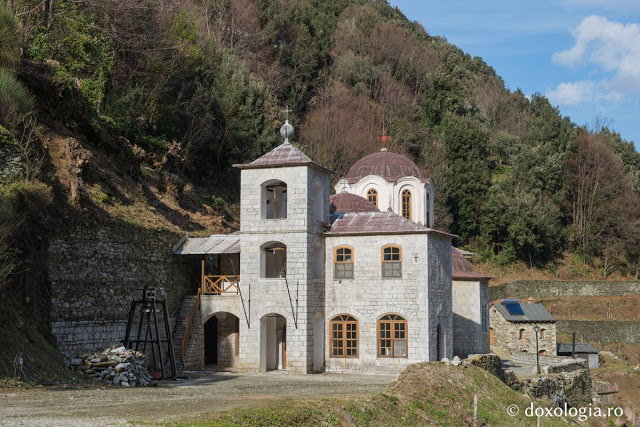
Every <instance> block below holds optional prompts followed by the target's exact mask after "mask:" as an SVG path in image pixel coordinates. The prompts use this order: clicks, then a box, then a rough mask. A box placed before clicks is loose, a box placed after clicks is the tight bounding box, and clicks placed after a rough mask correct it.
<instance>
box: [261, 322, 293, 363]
mask: <svg viewBox="0 0 640 427" xmlns="http://www.w3.org/2000/svg"><path fill="white" fill-rule="evenodd" d="M282 369H287V319H285V318H284V316H281V315H280V314H277V313H271V314H267V315H265V316H263V317H262V319H260V372H267V371H275V370H282Z"/></svg>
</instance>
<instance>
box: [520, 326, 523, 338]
mask: <svg viewBox="0 0 640 427" xmlns="http://www.w3.org/2000/svg"><path fill="white" fill-rule="evenodd" d="M520 339H521V340H523V339H524V329H520Z"/></svg>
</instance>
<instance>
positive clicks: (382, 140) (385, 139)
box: [378, 129, 391, 151]
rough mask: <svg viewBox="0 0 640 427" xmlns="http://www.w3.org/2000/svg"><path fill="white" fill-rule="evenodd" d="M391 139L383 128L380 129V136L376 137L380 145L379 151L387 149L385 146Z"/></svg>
mask: <svg viewBox="0 0 640 427" xmlns="http://www.w3.org/2000/svg"><path fill="white" fill-rule="evenodd" d="M390 140H391V137H390V136H387V130H386V129H384V130H383V131H382V136H380V137H379V138H378V141H380V143H381V145H382V147H381V148H380V151H387V148H388V146H389V141H390Z"/></svg>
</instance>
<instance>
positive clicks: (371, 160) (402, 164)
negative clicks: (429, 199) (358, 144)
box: [346, 151, 424, 183]
mask: <svg viewBox="0 0 640 427" xmlns="http://www.w3.org/2000/svg"><path fill="white" fill-rule="evenodd" d="M367 175H378V176H381V177H382V178H384V179H385V180H387V181H390V182H395V181H396V180H397V179H398V178H402V177H403V176H415V177H416V178H418V179H421V180H423V179H424V177H423V176H422V172H420V168H419V167H418V166H416V164H415V163H413V162H412V161H411V160H409V159H408V158H406V157H405V156H402V155H400V154H397V153H390V152H388V151H379V152H377V153H373V154H369V155H368V156H365V157H363V158H361V159H360V160H358V161H357V162H355V164H354V165H353V166H351V169H349V172H348V173H347V176H346V178H347V181H349V182H350V183H354V182H358V181H359V180H360V179H361V178H363V177H365V176H367Z"/></svg>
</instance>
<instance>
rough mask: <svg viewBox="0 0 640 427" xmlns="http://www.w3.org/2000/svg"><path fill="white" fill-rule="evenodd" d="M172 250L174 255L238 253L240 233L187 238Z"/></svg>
mask: <svg viewBox="0 0 640 427" xmlns="http://www.w3.org/2000/svg"><path fill="white" fill-rule="evenodd" d="M177 246H178V247H177V248H176V249H175V250H174V251H173V253H174V254H176V255H205V254H239V253H240V235H239V234H237V233H233V234H214V235H212V236H209V237H194V238H187V239H185V240H184V242H183V243H182V244H178V245H177Z"/></svg>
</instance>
